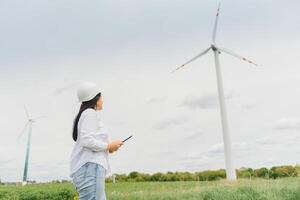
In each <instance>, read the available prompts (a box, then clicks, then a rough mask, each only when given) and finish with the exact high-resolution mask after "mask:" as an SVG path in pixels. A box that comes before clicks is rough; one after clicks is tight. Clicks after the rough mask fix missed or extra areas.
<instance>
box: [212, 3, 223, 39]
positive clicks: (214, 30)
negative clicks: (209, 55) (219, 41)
mask: <svg viewBox="0 0 300 200" xmlns="http://www.w3.org/2000/svg"><path fill="white" fill-rule="evenodd" d="M220 5H221V3H220V2H219V5H218V10H217V14H216V20H215V24H214V29H213V36H212V43H213V44H215V42H216V35H217V27H218V19H219V12H220Z"/></svg>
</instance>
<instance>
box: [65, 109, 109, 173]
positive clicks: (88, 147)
mask: <svg viewBox="0 0 300 200" xmlns="http://www.w3.org/2000/svg"><path fill="white" fill-rule="evenodd" d="M100 114H101V111H96V110H94V109H92V108H88V109H86V110H84V111H83V112H82V113H81V116H80V118H79V121H78V126H77V128H78V136H77V140H76V143H75V145H74V148H73V151H72V153H71V157H70V177H72V174H73V173H74V172H76V171H77V170H78V169H79V168H80V167H81V166H82V165H84V164H85V163H87V162H94V163H97V164H100V165H102V166H103V167H104V168H105V171H106V173H105V174H106V175H107V174H109V173H110V165H109V159H108V153H109V152H108V150H107V145H108V143H109V137H108V131H107V130H106V129H105V128H104V124H103V122H102V121H101V118H100Z"/></svg>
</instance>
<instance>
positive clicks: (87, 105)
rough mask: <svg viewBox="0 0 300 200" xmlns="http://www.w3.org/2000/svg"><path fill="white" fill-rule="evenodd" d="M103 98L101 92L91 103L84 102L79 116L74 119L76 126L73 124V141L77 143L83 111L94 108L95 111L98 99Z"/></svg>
mask: <svg viewBox="0 0 300 200" xmlns="http://www.w3.org/2000/svg"><path fill="white" fill-rule="evenodd" d="M100 97H101V92H99V93H98V94H97V95H96V96H95V97H94V98H93V99H91V100H89V101H84V102H82V103H81V106H80V109H79V112H78V114H77V116H76V117H75V119H74V124H73V135H72V136H73V140H74V141H75V142H76V140H77V136H78V130H77V125H78V121H79V119H80V116H81V113H82V112H83V111H85V110H86V109H88V108H93V109H95V106H96V104H97V101H98V99H99V98H100Z"/></svg>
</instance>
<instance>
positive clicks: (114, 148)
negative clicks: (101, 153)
mask: <svg viewBox="0 0 300 200" xmlns="http://www.w3.org/2000/svg"><path fill="white" fill-rule="evenodd" d="M122 145H123V142H122V141H120V140H115V141H112V142H111V143H109V144H108V147H107V149H108V151H109V153H113V152H114V151H117V150H118V149H119V148H120V147H121V146H122Z"/></svg>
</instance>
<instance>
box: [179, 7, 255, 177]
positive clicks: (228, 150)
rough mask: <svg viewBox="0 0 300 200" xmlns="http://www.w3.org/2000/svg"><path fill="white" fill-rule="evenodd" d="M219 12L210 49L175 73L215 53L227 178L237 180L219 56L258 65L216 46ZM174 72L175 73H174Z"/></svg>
mask: <svg viewBox="0 0 300 200" xmlns="http://www.w3.org/2000/svg"><path fill="white" fill-rule="evenodd" d="M219 11H220V3H219V5H218V10H217V15H216V19H215V24H214V28H213V34H212V44H211V46H210V47H209V48H207V49H205V50H204V51H202V52H201V53H200V54H198V55H196V56H195V57H194V58H192V59H191V60H189V61H187V62H186V63H184V64H183V65H181V66H180V67H178V68H176V69H175V70H174V71H176V70H178V69H180V68H182V67H184V66H186V65H187V64H189V63H191V62H193V61H195V60H196V59H198V58H200V57H201V56H203V55H205V54H206V53H208V52H209V51H210V50H212V51H213V53H214V58H215V66H216V76H217V86H218V96H219V103H220V110H221V120H222V130H223V142H224V151H225V165H226V177H227V180H236V172H235V168H234V164H233V158H232V145H231V139H230V134H229V128H228V121H227V113H226V106H225V100H224V90H223V81H222V75H221V69H220V61H219V54H221V52H223V53H226V54H229V55H231V56H233V57H236V58H239V59H241V60H243V61H246V62H248V63H250V64H253V65H256V66H257V64H255V63H254V62H252V61H251V60H249V59H246V58H245V57H243V56H240V55H239V54H236V53H234V52H232V51H231V50H228V49H225V48H221V47H219V46H217V45H216V43H215V42H216V34H217V25H218V18H219ZM174 71H173V72H174Z"/></svg>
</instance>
